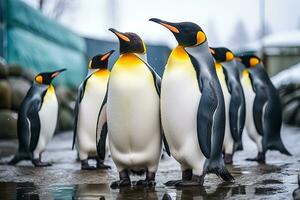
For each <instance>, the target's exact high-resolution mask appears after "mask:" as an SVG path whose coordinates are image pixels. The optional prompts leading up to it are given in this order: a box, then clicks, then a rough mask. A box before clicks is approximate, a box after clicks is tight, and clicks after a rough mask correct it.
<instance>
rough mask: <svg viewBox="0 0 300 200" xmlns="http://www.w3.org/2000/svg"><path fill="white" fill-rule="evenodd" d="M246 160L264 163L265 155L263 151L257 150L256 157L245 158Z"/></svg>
mask: <svg viewBox="0 0 300 200" xmlns="http://www.w3.org/2000/svg"><path fill="white" fill-rule="evenodd" d="M246 160H247V161H256V162H258V163H260V164H265V163H266V157H265V154H264V153H263V152H259V153H258V154H257V157H256V158H247V159H246Z"/></svg>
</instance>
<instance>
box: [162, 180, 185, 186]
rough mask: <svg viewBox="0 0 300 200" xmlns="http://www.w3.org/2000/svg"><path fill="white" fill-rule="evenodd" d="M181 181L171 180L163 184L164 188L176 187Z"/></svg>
mask: <svg viewBox="0 0 300 200" xmlns="http://www.w3.org/2000/svg"><path fill="white" fill-rule="evenodd" d="M181 181H182V180H171V181H168V182H166V183H164V184H165V186H174V185H176V184H177V183H179V182H181Z"/></svg>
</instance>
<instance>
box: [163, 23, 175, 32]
mask: <svg viewBox="0 0 300 200" xmlns="http://www.w3.org/2000/svg"><path fill="white" fill-rule="evenodd" d="M160 24H161V25H163V26H164V27H166V28H167V29H169V30H170V31H172V32H174V33H179V30H178V29H177V28H176V27H174V26H171V25H169V24H165V23H160Z"/></svg>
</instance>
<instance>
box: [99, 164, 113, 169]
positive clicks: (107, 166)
mask: <svg viewBox="0 0 300 200" xmlns="http://www.w3.org/2000/svg"><path fill="white" fill-rule="evenodd" d="M97 169H111V166H109V165H105V164H104V163H97Z"/></svg>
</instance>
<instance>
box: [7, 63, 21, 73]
mask: <svg viewBox="0 0 300 200" xmlns="http://www.w3.org/2000/svg"><path fill="white" fill-rule="evenodd" d="M22 73H23V68H22V67H21V65H18V64H10V65H8V74H9V76H21V75H22Z"/></svg>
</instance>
